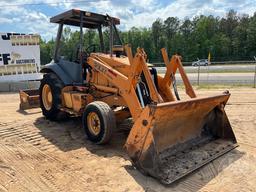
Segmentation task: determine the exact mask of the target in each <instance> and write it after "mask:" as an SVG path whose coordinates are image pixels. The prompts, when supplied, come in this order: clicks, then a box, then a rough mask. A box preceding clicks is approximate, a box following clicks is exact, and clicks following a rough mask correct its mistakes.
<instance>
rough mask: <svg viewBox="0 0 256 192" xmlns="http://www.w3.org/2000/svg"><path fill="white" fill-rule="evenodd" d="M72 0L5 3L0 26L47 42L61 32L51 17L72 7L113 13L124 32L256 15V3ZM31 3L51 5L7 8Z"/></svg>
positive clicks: (248, 0)
mask: <svg viewBox="0 0 256 192" xmlns="http://www.w3.org/2000/svg"><path fill="white" fill-rule="evenodd" d="M71 1H73V2H74V1H75V0H62V1H61V0H2V1H1V5H0V24H4V27H3V28H2V29H5V30H11V31H16V32H27V33H39V34H41V36H42V37H43V38H44V39H51V38H52V37H54V36H55V34H56V32H57V25H56V24H51V23H49V19H50V17H51V16H54V15H56V14H58V13H60V12H63V11H66V10H68V9H71V8H79V9H83V10H88V11H92V12H98V13H102V14H106V13H109V14H110V15H112V16H115V17H119V18H120V19H121V26H120V28H121V29H123V30H128V29H129V28H131V27H133V26H136V27H149V26H151V24H152V22H153V21H155V20H156V19H157V18H161V19H166V18H167V17H170V16H173V17H179V18H180V19H183V18H185V17H188V18H193V17H194V16H196V15H201V14H203V15H210V14H211V15H214V16H225V14H226V12H227V11H228V10H230V9H234V10H236V11H237V12H238V13H246V14H250V15H252V14H253V13H254V11H255V10H256V3H255V0H233V1H230V0H140V1H139V0H123V1H120V0H98V1H97V0H95V1H94V0H85V1H84V2H81V1H79V3H72V2H71ZM59 2H61V3H59ZM29 3H36V4H38V3H51V4H49V5H44V6H29V5H26V6H10V7H3V6H6V5H10V4H29ZM53 3H58V4H53ZM1 6H2V7H1Z"/></svg>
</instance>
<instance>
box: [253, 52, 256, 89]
mask: <svg viewBox="0 0 256 192" xmlns="http://www.w3.org/2000/svg"><path fill="white" fill-rule="evenodd" d="M254 60H255V69H254V84H253V87H254V88H256V57H255V56H254Z"/></svg>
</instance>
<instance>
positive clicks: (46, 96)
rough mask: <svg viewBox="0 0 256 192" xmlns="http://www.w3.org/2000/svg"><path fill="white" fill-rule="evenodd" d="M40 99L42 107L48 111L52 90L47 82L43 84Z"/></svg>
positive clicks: (50, 106)
mask: <svg viewBox="0 0 256 192" xmlns="http://www.w3.org/2000/svg"><path fill="white" fill-rule="evenodd" d="M42 100H43V104H44V108H45V109H46V110H48V111H49V110H50V109H51V108H52V90H51V87H50V86H49V85H48V84H45V85H44V86H43V91H42Z"/></svg>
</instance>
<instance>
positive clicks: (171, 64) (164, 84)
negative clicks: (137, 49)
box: [160, 48, 196, 101]
mask: <svg viewBox="0 0 256 192" xmlns="http://www.w3.org/2000/svg"><path fill="white" fill-rule="evenodd" d="M161 52H162V56H163V59H164V63H165V65H166V68H167V70H166V73H165V75H164V78H163V79H162V81H161V83H160V86H161V89H162V90H164V91H166V88H167V89H168V87H170V85H171V83H172V76H175V74H176V71H177V69H178V70H179V72H180V75H181V78H182V80H183V83H184V85H185V89H186V94H187V95H188V96H190V98H195V97H196V94H195V92H194V89H193V87H192V85H191V83H190V82H189V79H188V76H187V74H186V72H185V70H184V68H183V66H182V63H181V60H180V57H179V56H178V55H174V56H172V58H171V60H170V61H169V59H168V55H167V51H166V49H165V48H162V49H161ZM170 100H171V101H173V100H174V97H173V96H172V97H171V98H170Z"/></svg>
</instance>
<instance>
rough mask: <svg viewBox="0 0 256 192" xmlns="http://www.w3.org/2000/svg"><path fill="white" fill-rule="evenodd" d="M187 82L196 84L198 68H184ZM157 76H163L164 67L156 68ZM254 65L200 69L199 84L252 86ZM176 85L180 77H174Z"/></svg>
mask: <svg viewBox="0 0 256 192" xmlns="http://www.w3.org/2000/svg"><path fill="white" fill-rule="evenodd" d="M184 68H185V71H186V72H187V75H188V77H189V80H190V81H191V82H192V83H197V79H198V71H197V70H198V68H197V67H192V66H188V67H184ZM156 69H157V71H158V73H159V74H164V73H165V71H166V68H165V67H157V68H156ZM254 70H255V66H254V65H217V66H209V67H205V66H202V67H200V75H199V80H200V83H201V84H237V85H253V83H254V75H255V74H254ZM176 79H177V82H178V83H181V77H180V75H179V74H177V75H176Z"/></svg>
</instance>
